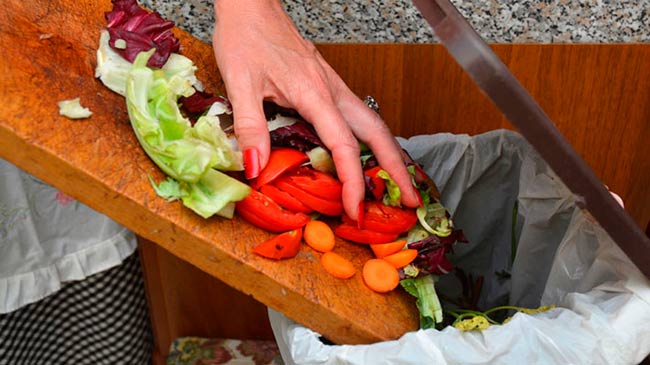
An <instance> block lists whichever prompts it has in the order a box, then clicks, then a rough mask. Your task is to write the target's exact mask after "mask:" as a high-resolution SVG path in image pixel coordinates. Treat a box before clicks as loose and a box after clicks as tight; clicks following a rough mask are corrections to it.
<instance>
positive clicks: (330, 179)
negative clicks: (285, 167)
mask: <svg viewBox="0 0 650 365" xmlns="http://www.w3.org/2000/svg"><path fill="white" fill-rule="evenodd" d="M284 178H286V179H288V180H289V181H291V183H293V184H294V185H295V186H297V187H299V188H300V189H302V190H304V191H306V192H308V193H310V194H312V195H315V196H317V197H319V198H323V199H327V200H341V191H342V190H343V185H342V184H341V182H340V181H339V180H338V179H337V178H335V177H334V176H332V175H330V174H328V173H326V172H322V171H318V170H314V169H312V168H310V167H301V168H299V169H296V170H294V171H292V172H290V173H288V174H286V175H285V176H284Z"/></svg>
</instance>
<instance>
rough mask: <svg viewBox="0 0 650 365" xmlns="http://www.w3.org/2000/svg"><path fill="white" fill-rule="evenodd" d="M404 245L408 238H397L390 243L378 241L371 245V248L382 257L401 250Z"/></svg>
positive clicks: (378, 256) (376, 254)
mask: <svg viewBox="0 0 650 365" xmlns="http://www.w3.org/2000/svg"><path fill="white" fill-rule="evenodd" d="M404 246H406V240H397V241H393V242H388V243H376V244H374V245H370V248H371V249H372V252H374V253H375V256H377V258H379V259H380V258H382V257H386V256H388V255H392V254H394V253H396V252H399V251H400V250H401V249H403V248H404Z"/></svg>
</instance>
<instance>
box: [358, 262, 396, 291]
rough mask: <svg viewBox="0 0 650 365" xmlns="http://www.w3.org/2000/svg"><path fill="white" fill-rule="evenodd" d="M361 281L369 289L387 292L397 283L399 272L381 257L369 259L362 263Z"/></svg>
mask: <svg viewBox="0 0 650 365" xmlns="http://www.w3.org/2000/svg"><path fill="white" fill-rule="evenodd" d="M361 274H362V276H363V281H364V283H366V286H368V288H370V289H371V290H374V291H376V292H378V293H387V292H389V291H391V290H393V289H395V288H396V287H397V285H399V274H398V273H397V269H396V268H395V267H393V265H391V264H389V263H388V262H387V261H385V260H383V259H370V260H368V261H366V263H365V264H364V265H363V271H362V273H361Z"/></svg>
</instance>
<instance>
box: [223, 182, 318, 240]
mask: <svg viewBox="0 0 650 365" xmlns="http://www.w3.org/2000/svg"><path fill="white" fill-rule="evenodd" d="M235 204H236V205H235V206H236V210H237V213H238V214H239V215H240V216H241V217H242V218H244V219H245V220H247V221H249V222H250V223H252V224H253V225H255V226H256V227H259V228H262V229H266V230H267V231H271V232H285V231H290V230H293V229H297V228H300V227H302V226H304V225H305V224H307V222H309V221H310V220H311V218H310V217H309V216H308V215H306V214H304V213H300V212H290V211H288V210H286V209H283V208H282V207H280V206H279V205H278V204H277V203H276V202H274V201H273V200H272V199H271V198H269V197H268V196H266V195H264V194H262V193H261V192H259V191H257V190H251V193H250V194H249V195H248V196H247V197H245V198H244V199H242V200H240V201H238V202H237V203H235Z"/></svg>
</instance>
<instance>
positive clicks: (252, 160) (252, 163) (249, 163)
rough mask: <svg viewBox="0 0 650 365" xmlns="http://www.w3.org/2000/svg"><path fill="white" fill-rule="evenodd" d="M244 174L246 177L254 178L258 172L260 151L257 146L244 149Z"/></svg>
mask: <svg viewBox="0 0 650 365" xmlns="http://www.w3.org/2000/svg"><path fill="white" fill-rule="evenodd" d="M243 155H244V175H245V176H246V178H247V179H249V180H250V179H254V178H256V177H257V176H258V175H259V174H260V153H259V152H258V151H257V148H255V147H250V148H247V149H245V150H244V154H243Z"/></svg>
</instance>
